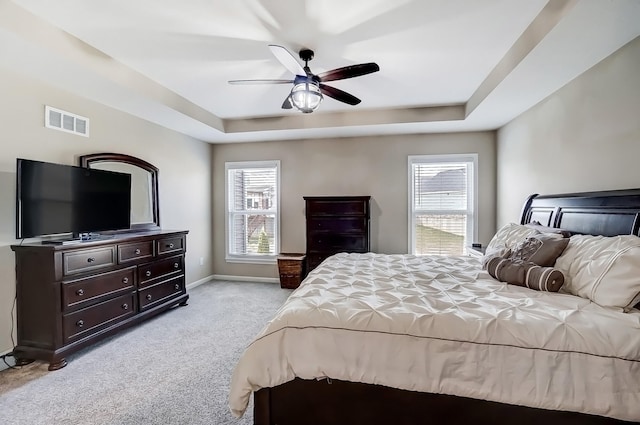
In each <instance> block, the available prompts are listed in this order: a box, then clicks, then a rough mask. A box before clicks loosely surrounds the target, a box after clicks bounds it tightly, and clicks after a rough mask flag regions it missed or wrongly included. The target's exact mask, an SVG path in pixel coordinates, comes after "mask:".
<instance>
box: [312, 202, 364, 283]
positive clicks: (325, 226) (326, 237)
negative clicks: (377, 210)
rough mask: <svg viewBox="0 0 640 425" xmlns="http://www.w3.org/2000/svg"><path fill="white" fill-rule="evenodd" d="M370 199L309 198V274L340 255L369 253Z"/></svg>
mask: <svg viewBox="0 0 640 425" xmlns="http://www.w3.org/2000/svg"><path fill="white" fill-rule="evenodd" d="M370 199H371V197H370V196H305V197H304V200H305V211H306V218H307V272H309V271H311V270H313V269H314V268H315V267H316V266H317V265H318V264H320V263H321V262H322V261H323V260H324V259H325V258H327V257H329V256H331V255H333V254H336V253H338V252H369V249H370V248H369V216H370V213H369V201H370Z"/></svg>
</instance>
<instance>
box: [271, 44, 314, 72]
mask: <svg viewBox="0 0 640 425" xmlns="http://www.w3.org/2000/svg"><path fill="white" fill-rule="evenodd" d="M269 49H271V53H273V55H274V56H275V57H276V59H278V60H279V61H280V63H281V64H282V65H284V67H285V68H287V69H288V70H289V71H291V72H292V73H293V74H294V75H307V73H306V72H304V68H302V65H300V63H299V62H298V60H297V59H296V58H295V57H294V56H293V55H292V54H291V52H289V51H288V50H287V49H285V48H284V47H282V46H278V45H277V44H269Z"/></svg>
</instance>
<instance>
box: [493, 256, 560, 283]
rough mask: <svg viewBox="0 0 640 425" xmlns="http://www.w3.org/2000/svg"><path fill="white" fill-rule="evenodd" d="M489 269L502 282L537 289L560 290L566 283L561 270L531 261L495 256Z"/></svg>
mask: <svg viewBox="0 0 640 425" xmlns="http://www.w3.org/2000/svg"><path fill="white" fill-rule="evenodd" d="M487 271H488V272H489V274H490V275H491V276H492V277H494V278H496V279H498V280H499V281H501V282H507V283H510V284H512V285H518V286H524V287H526V288H529V289H535V290H536V291H548V292H558V290H559V289H560V288H561V287H562V285H563V284H564V275H563V274H562V272H561V271H560V270H557V269H554V268H553V267H542V266H539V265H537V264H535V263H531V262H525V261H518V260H511V259H504V258H501V257H493V258H491V259H490V260H489V262H488V264H487Z"/></svg>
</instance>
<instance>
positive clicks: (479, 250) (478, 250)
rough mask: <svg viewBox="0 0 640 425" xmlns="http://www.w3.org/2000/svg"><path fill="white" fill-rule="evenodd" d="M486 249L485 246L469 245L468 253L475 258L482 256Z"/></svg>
mask: <svg viewBox="0 0 640 425" xmlns="http://www.w3.org/2000/svg"><path fill="white" fill-rule="evenodd" d="M485 250H486V248H485V247H475V246H468V247H467V255H468V256H470V257H475V258H482V257H483V256H484V252H485Z"/></svg>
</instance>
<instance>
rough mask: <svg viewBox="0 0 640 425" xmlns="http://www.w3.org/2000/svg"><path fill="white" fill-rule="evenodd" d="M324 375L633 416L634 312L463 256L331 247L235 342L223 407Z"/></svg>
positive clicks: (637, 368)
mask: <svg viewBox="0 0 640 425" xmlns="http://www.w3.org/2000/svg"><path fill="white" fill-rule="evenodd" d="M295 377H300V378H303V379H313V378H323V377H329V378H334V379H341V380H347V381H354V382H363V383H370V384H380V385H386V386H389V387H395V388H401V389H407V390H416V391H424V392H433V393H444V394H453V395H459V396H466V397H473V398H480V399H486V400H493V401H499V402H504V403H511V404H519V405H526V406H532V407H541V408H547V409H555V410H571V411H579V412H585V413H592V414H598V415H604V416H610V417H614V418H619V419H625V420H634V421H638V420H640V312H638V311H637V310H633V311H632V312H631V313H620V312H617V311H613V310H608V309H604V308H601V307H599V306H597V305H595V304H593V303H590V302H589V301H588V300H585V299H582V298H579V297H576V296H572V295H564V294H550V293H545V292H536V291H533V290H529V289H526V288H521V287H518V286H513V285H507V284H505V283H501V282H498V281H496V280H494V279H492V278H491V277H490V276H489V275H488V274H486V272H483V271H482V270H481V267H480V263H479V260H477V259H474V258H471V257H439V256H429V257H416V256H411V255H383V254H372V253H369V254H337V255H335V256H333V257H330V258H328V259H327V260H325V262H324V263H323V264H322V265H321V266H320V267H318V268H316V269H315V270H313V271H312V272H311V273H310V274H309V276H307V278H306V279H305V281H304V282H303V283H302V285H301V286H300V287H299V288H298V289H297V290H295V291H294V292H293V293H292V294H291V296H290V298H289V299H288V300H287V302H286V303H285V304H284V305H283V306H282V308H281V309H280V310H279V311H278V313H277V314H276V316H275V318H274V319H273V320H272V321H271V322H270V323H269V324H268V325H267V326H266V327H265V328H264V330H263V331H262V332H261V333H260V334H259V335H258V336H257V337H256V339H255V340H254V341H253V342H252V343H251V344H250V345H249V346H248V347H247V349H246V351H245V352H244V354H243V355H242V357H241V359H240V361H239V363H238V365H237V366H236V369H235V371H234V374H233V378H232V382H231V392H230V408H231V411H232V412H233V414H234V415H236V416H241V415H242V414H243V413H244V411H245V409H246V407H247V403H248V401H249V397H250V395H251V393H252V392H253V391H257V390H258V389H260V388H263V387H272V386H276V385H279V384H282V383H285V382H287V381H290V380H293V379H294V378H295Z"/></svg>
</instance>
